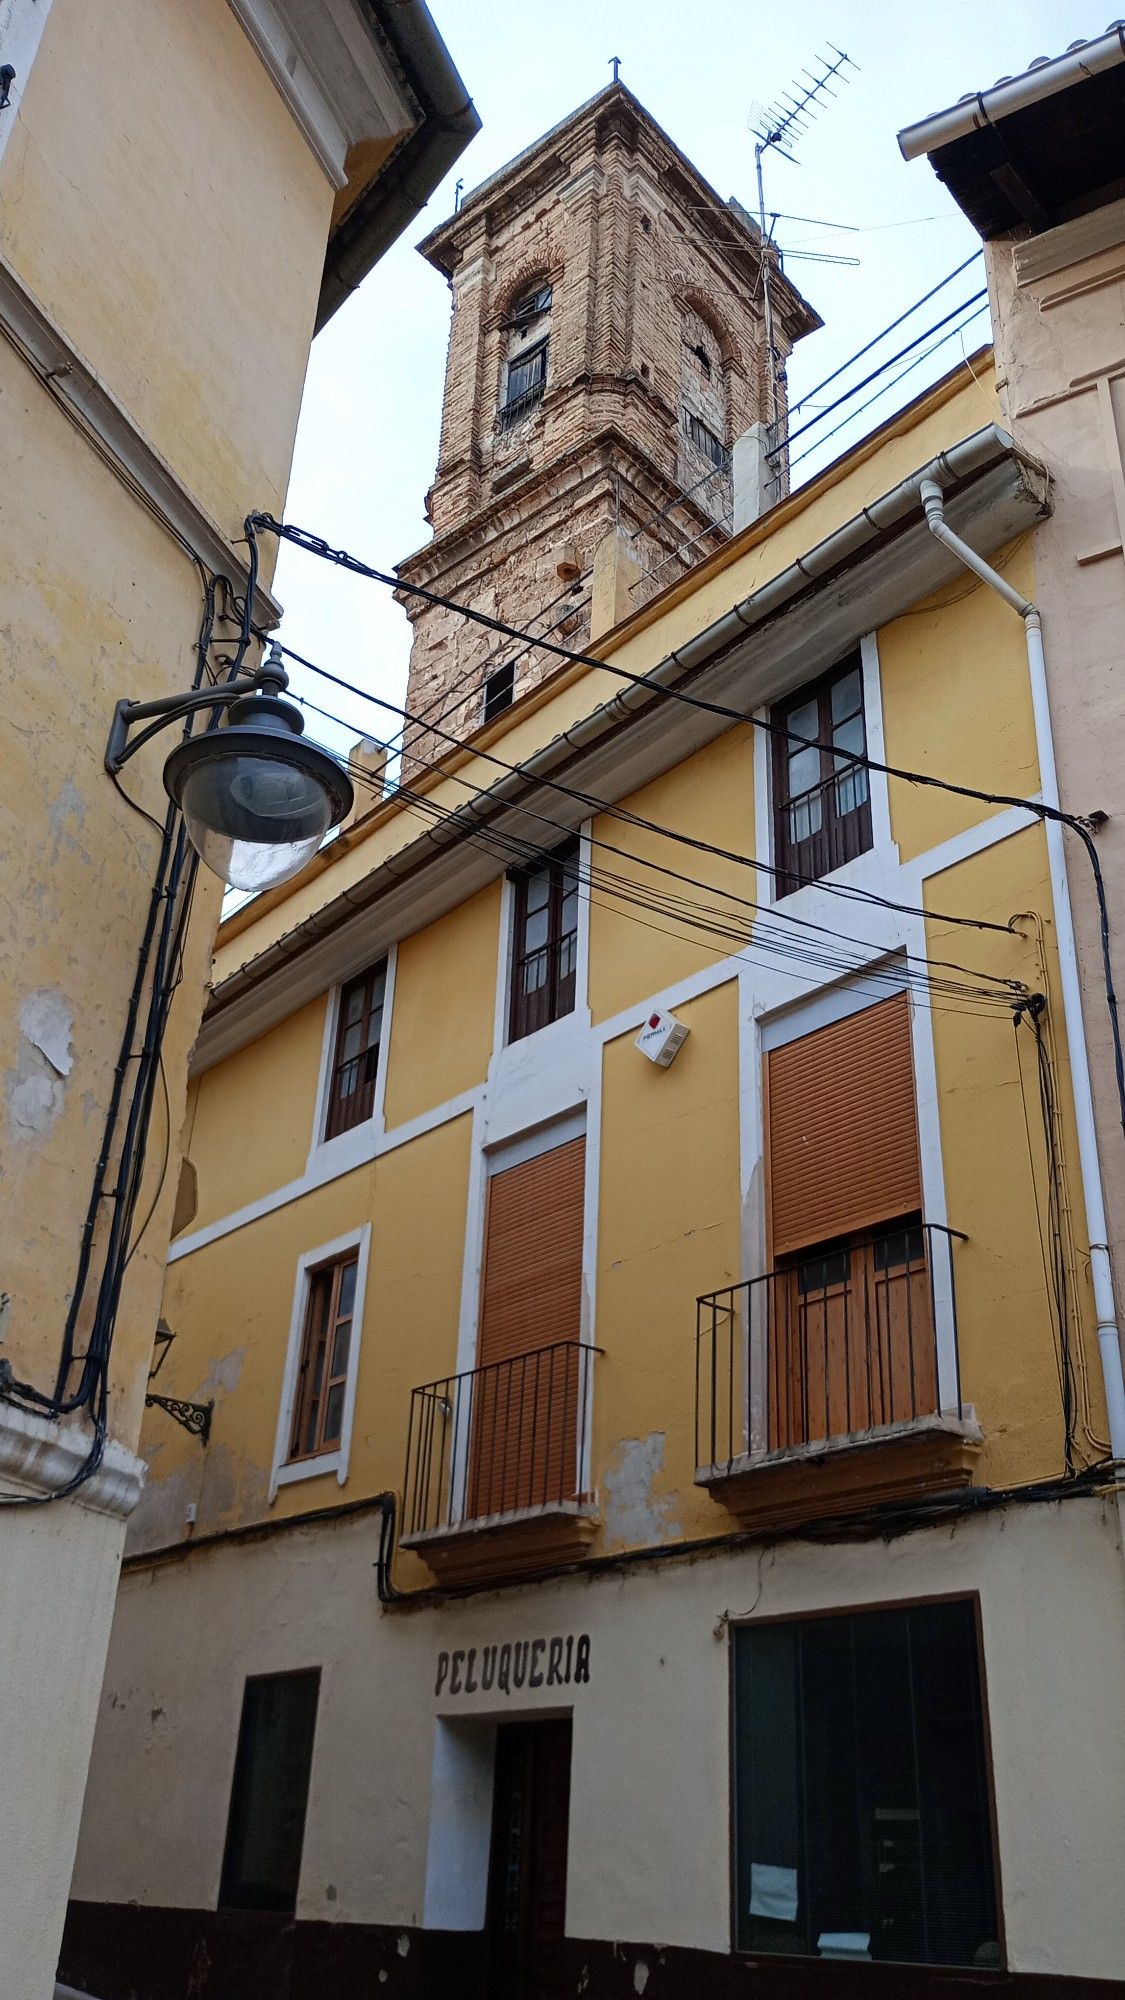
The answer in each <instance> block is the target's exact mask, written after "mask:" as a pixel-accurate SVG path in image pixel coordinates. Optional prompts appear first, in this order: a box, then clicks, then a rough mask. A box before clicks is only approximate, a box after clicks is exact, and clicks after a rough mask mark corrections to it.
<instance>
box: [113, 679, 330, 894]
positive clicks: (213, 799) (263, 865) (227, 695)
mask: <svg viewBox="0 0 1125 2000" xmlns="http://www.w3.org/2000/svg"><path fill="white" fill-rule="evenodd" d="M288 685H289V678H288V675H287V674H286V672H285V669H284V667H283V666H282V664H281V659H280V656H279V654H278V652H277V649H276V648H271V650H270V654H269V657H268V659H267V660H266V661H265V662H264V663H263V665H262V666H261V667H260V668H259V669H258V672H257V673H256V674H246V675H240V676H238V677H236V678H235V679H234V680H229V681H224V682H222V683H220V684H219V685H218V686H216V687H207V688H196V689H193V690H192V692H191V693H190V694H177V695H166V696H165V697H163V699H161V700H159V701H119V702H118V704H117V707H116V709H115V710H114V716H113V726H112V728H111V730H110V733H109V742H108V743H107V745H106V753H105V767H106V770H107V771H108V772H109V773H110V775H111V776H112V777H116V775H117V773H118V771H120V769H121V767H122V765H123V764H125V763H127V762H128V759H129V758H130V757H132V756H133V755H134V754H135V752H136V751H138V750H139V749H140V748H141V746H142V744H144V743H147V742H148V741H149V739H150V737H153V736H155V735H156V734H157V733H158V732H159V731H160V730H161V729H164V728H166V727H167V725H168V724H169V723H170V722H175V721H177V720H178V719H180V718H182V717H183V716H185V715H190V714H192V713H193V711H194V710H196V709H208V708H209V709H213V710H214V709H220V708H225V709H226V711H227V716H226V721H225V723H224V724H223V725H222V726H221V727H220V728H218V729H211V730H206V731H204V733H203V734H202V735H200V736H189V737H187V738H186V740H185V741H184V742H182V743H179V744H177V746H176V748H175V749H174V750H173V751H172V753H171V755H170V756H169V758H168V761H167V763H166V764H165V766H164V788H165V790H166V792H167V793H168V796H169V798H170V799H172V800H173V801H174V803H175V804H176V805H178V806H179V807H180V809H181V811H182V812H183V815H184V825H185V827H186V829H187V835H188V839H189V840H190V841H191V844H192V846H193V847H194V848H195V851H196V853H197V854H198V855H199V857H200V859H201V860H202V861H205V862H206V864H207V866H208V868H210V869H212V870H213V871H214V873H215V874H216V875H218V876H220V877H221V878H222V880H223V881H224V882H227V883H229V884H230V886H231V888H232V889H252V890H260V889H272V888H274V887H275V886H276V884H277V883H279V882H287V881H288V880H289V877H290V876H291V875H296V874H297V872H298V871H299V870H300V869H301V868H303V867H304V866H305V863H306V862H307V861H311V859H312V857H313V855H314V854H315V853H316V851H317V848H318V847H319V846H320V843H321V841H322V840H323V839H324V836H325V834H326V833H327V832H328V829H329V827H332V826H338V825H339V823H340V821H341V820H342V819H343V818H344V817H345V815H346V814H347V813H348V812H349V811H350V810H351V805H352V798H353V792H352V784H351V779H350V778H349V777H348V776H347V773H346V772H345V771H343V770H342V769H341V767H340V765H339V764H337V762H336V760H335V758H334V757H331V756H329V754H328V752H327V751H326V750H321V749H319V748H318V747H317V746H316V744H314V743H306V742H305V741H304V740H303V736H302V731H303V729H304V726H305V724H304V717H303V716H302V714H301V711H300V709H299V708H296V707H295V706H294V704H293V703H292V702H290V701H283V700H282V699H281V696H282V691H283V690H284V689H285V688H287V687H288ZM150 718H153V719H151V720H150ZM146 721H147V722H148V728H147V729H142V730H140V731H139V733H138V734H137V735H136V736H134V737H133V738H132V740H131V741H130V739H129V731H130V729H131V728H132V726H133V724H134V723H137V722H146Z"/></svg>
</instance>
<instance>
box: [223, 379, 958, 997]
mask: <svg viewBox="0 0 1125 2000" xmlns="http://www.w3.org/2000/svg"><path fill="white" fill-rule="evenodd" d="M979 374H980V370H979V368H978V375H979ZM992 379H993V378H992V370H991V367H986V368H985V369H984V372H983V375H981V376H980V379H979V380H977V379H975V378H974V377H973V375H972V374H970V373H969V372H968V371H967V370H966V371H965V372H964V374H963V376H962V378H961V379H960V381H959V382H954V384H952V385H951V386H950V385H947V387H946V388H944V389H942V390H940V391H939V392H936V393H935V395H934V396H933V397H932V398H930V399H927V400H926V402H925V403H924V404H923V407H922V409H921V411H920V412H914V413H912V414H908V415H904V416H903V417H902V418H900V419H899V420H898V421H897V422H896V423H894V424H892V425H890V426H889V427H888V429H887V431H886V432H885V433H884V434H883V435H882V436H880V437H879V438H878V439H877V440H876V441H875V442H874V443H872V444H870V445H868V446H864V447H862V448H861V449H860V450H859V451H858V452H856V453H854V454H851V455H849V457H848V458H846V459H844V460H841V461H840V463H839V465H838V466H836V467H833V468H830V469H829V471H828V472H826V473H825V474H823V475H822V477H821V478H820V479H818V480H815V481H814V482H813V483H812V484H811V485H810V486H809V487H808V488H807V489H806V490H805V491H804V492H802V493H800V494H798V495H797V496H796V497H795V498H794V499H793V500H792V501H791V502H788V503H786V505H785V506H784V507H783V508H781V509H779V510H777V511H776V513H774V514H771V515H769V516H768V517H767V518H766V520H765V521H764V522H763V523H761V524H756V525H755V526H754V527H753V528H750V529H748V530H747V531H746V532H745V533H744V534H742V535H739V536H736V538H735V539H734V541H733V542H732V543H731V545H730V547H729V548H728V549H726V550H724V551H723V552H722V553H721V554H720V555H718V556H716V557H714V558H713V559H712V560H711V561H709V562H707V563H705V564H702V565H701V566H700V568H699V571H698V572H697V573H695V574H694V575H692V576H691V578H690V579H689V580H688V581H687V582H685V583H684V584H682V585H680V586H679V587H678V589H676V590H673V591H669V592H668V593H667V595H666V596H664V597H661V598H659V599H657V601H656V602H655V604H653V605H652V606H650V607H649V608H648V610H647V611H645V612H643V613H642V614H641V615H640V616H639V617H638V618H637V619H635V620H634V621H632V623H631V624H629V625H628V626H626V627H625V628H624V631H623V633H622V635H621V637H620V638H618V639H614V638H613V637H612V635H611V636H610V640H609V645H610V653H609V654H608V655H607V657H611V658H612V660H613V662H614V665H615V666H620V667H624V668H626V669H627V670H628V672H629V673H631V674H644V673H648V672H650V671H651V670H652V668H653V667H655V666H657V665H658V664H659V662H660V661H662V660H664V659H666V658H667V657H668V654H669V653H670V652H672V651H673V650H674V649H675V648H676V647H677V646H682V645H683V644H685V643H686V641H687V640H688V639H691V638H694V637H695V636H696V635H697V634H698V633H699V632H701V631H703V630H704V628H705V627H706V626H707V625H708V624H709V623H710V622H711V621H712V620H713V619H716V618H719V617H721V615H722V614H723V613H724V612H726V611H729V610H730V609H731V607H732V606H733V605H735V604H738V603H740V602H741V601H742V599H743V598H745V597H748V596H750V595H751V593H752V592H753V591H755V590H757V589H759V588H760V587H761V586H762V584H764V583H766V582H768V581H769V579H770V578H771V577H774V576H777V575H779V574H780V573H781V571H782V570H784V569H786V568H787V567H788V566H789V564H790V563H792V562H794V561H795V560H796V558H797V557H798V556H799V555H801V554H804V553H806V552H807V551H808V550H809V549H810V548H811V547H812V546H814V544H815V543H816V542H818V541H819V540H822V539H823V538H824V537H825V536H827V535H829V534H831V533H832V532H833V530H834V529H836V528H838V527H840V526H841V525H842V524H843V522H845V521H847V520H849V519H851V517H852V516H853V515H855V514H856V513H858V512H859V511H860V509H861V508H862V507H863V506H864V505H866V504H867V503H868V502H870V501H872V500H874V499H875V498H877V497H878V496H879V495H881V494H883V493H886V492H888V491H889V490H890V489H891V488H892V487H894V486H895V485H896V484H897V483H898V482H899V481H900V480H902V479H904V478H905V477H906V476H907V475H908V473H910V472H912V471H914V470H915V469H916V468H917V467H918V466H919V465H921V464H924V463H925V461H926V460H927V458H929V457H931V456H934V455H935V454H936V453H937V452H939V451H941V450H942V449H944V448H945V447H946V446H948V445H950V444H952V443H954V442H955V441H957V440H958V439H960V438H963V437H965V436H967V435H969V434H970V433H971V432H973V431H977V430H980V429H981V428H982V427H983V426H984V425H986V424H988V423H992V422H994V421H995V419H996V405H995V400H994V395H993V391H992ZM620 690H621V682H620V680H619V679H617V678H616V677H615V676H614V675H612V674H609V673H604V672H599V671H598V670H597V669H596V668H590V669H587V670H575V671H574V672H573V674H567V675H566V676H564V677H563V678H562V679H561V681H560V683H559V685H558V686H557V687H556V688H554V689H552V690H551V691H550V693H549V694H548V695H547V696H546V697H545V698H544V699H543V701H542V703H541V704H539V703H533V704H530V705H529V707H528V708H527V709H526V710H525V709H524V708H523V707H522V705H517V707H516V708H515V710H514V711H513V713H512V720H511V723H510V725H509V727H508V728H507V729H506V730H505V732H504V736H503V742H502V745H501V746H500V747H499V750H498V754H500V755H502V756H503V758H504V759H505V761H506V762H509V763H518V762H520V761H521V760H524V759H526V758H528V757H530V756H531V755H532V754H533V753H534V752H535V751H536V750H538V749H540V748H542V746H543V745H544V744H545V743H548V742H550V741H551V740H552V739H553V738H554V737H556V736H558V735H559V734H560V733H561V732H563V731H564V730H566V729H569V728H571V727H572V726H573V725H574V724H575V723H576V722H577V721H579V720H580V719H581V718H582V717H584V716H586V715H588V714H589V713H590V711H591V710H592V709H593V708H595V707H596V706H597V705H598V704H599V703H600V702H605V701H608V700H609V699H610V698H611V697H612V696H613V695H615V694H618V693H620ZM495 779H496V767H495V765H494V764H490V763H489V762H488V759H487V757H485V756H478V755H474V754H473V753H472V752H471V751H470V752H468V753H466V755H465V757H464V759H463V760H462V762H461V763H460V764H459V766H458V770H457V775H456V777H451V778H447V779H445V780H443V781H441V782H439V783H437V784H435V785H434V786H433V787H432V788H431V790H430V796H431V797H432V799H433V801H434V803H435V805H438V806H441V807H444V808H447V809H449V810H453V809H454V808H456V807H458V806H460V805H462V804H463V802H464V798H465V789H466V786H467V785H473V784H476V785H480V786H481V787H482V788H483V787H484V786H486V785H490V784H492V783H494V782H495ZM416 837H417V824H416V821H415V819H414V817H413V815H411V814H410V813H409V812H403V811H402V810H400V809H396V808H394V807H393V806H390V807H388V809H387V810H385V811H384V812H381V813H378V814H376V815H375V816H374V817H373V819H372V821H371V823H370V825H369V826H365V827H364V828H363V829H362V830H361V831H360V832H359V833H357V834H356V835H355V836H354V837H353V838H352V839H350V840H349V839H348V838H347V837H345V838H344V839H342V840H339V841H337V842H335V843H334V844H333V847H332V848H331V849H330V850H327V851H326V854H325V856H324V858H323V860H322V862H321V864H320V865H319V866H318V867H317V868H315V869H312V870H310V871H309V872H308V873H307V875H305V876H303V877H302V878H301V880H300V881H299V882H298V883H297V884H296V885H295V887H294V888H293V889H291V890H289V891H287V892H284V893H281V894H279V895H278V896H277V897H276V898H274V897H268V898H264V899H263V901H262V905H261V907H260V909H259V908H255V909H254V910H253V911H247V912H242V913H240V914H239V915H237V916H236V917H235V918H234V919H233V921H232V922H231V924H230V925H228V926H225V927H224V930H223V933H222V935H221V936H220V938H219V941H218V948H217V954H216V962H215V972H216V979H217V981H219V982H221V981H222V980H223V979H224V978H226V977H227V976H228V975H229V974H230V973H231V972H233V971H235V970H236V969H237V968H238V967H239V966H241V965H243V964H244V963H245V962H246V961H247V960H248V959H251V958H254V957H256V956H257V954H258V953H259V952H261V951H264V950H265V949H266V948H267V946H269V945H270V944H272V943H274V942H275V941H276V939H277V938H278V937H280V936H282V935H284V933H285V932H286V931H288V930H290V929H292V928H294V927H295V926H296V925H298V924H300V923H302V922H303V921H304V919H305V918H306V917H308V916H310V915H311V914H312V913H313V912H314V911H315V910H317V909H319V908H320V907H321V905H322V904H323V903H324V902H325V901H326V900H327V898H328V897H329V896H334V895H340V894H342V893H343V891H344V890H345V889H347V888H348V887H350V886H351V885H352V884H353V883H355V882H359V881H362V880H363V879H364V878H365V877H366V876H367V875H368V874H369V873H370V872H371V870H372V869H373V868H376V867H378V866H379V865H380V863H382V862H383V861H384V860H385V859H386V858H387V857H388V855H391V854H394V853H397V852H398V850H399V849H400V848H402V847H404V846H406V845H407V844H408V843H409V842H410V841H411V840H413V839H415V838H416Z"/></svg>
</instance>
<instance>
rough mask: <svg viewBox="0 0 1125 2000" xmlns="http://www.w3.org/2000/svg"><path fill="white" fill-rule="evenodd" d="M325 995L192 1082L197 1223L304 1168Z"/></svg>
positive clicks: (187, 1137)
mask: <svg viewBox="0 0 1125 2000" xmlns="http://www.w3.org/2000/svg"><path fill="white" fill-rule="evenodd" d="M327 1004H328V1001H327V996H322V998H320V999H319V1000H311V1001H310V1002H309V1004H308V1006H307V1007H302V1008H301V1010H300V1012H299V1013H297V1014H293V1015H291V1016H290V1017H289V1019H288V1020H286V1021H282V1022H279V1024H278V1026H277V1027H276V1028H274V1029H272V1030H271V1032H270V1033H269V1034H268V1035H263V1036H261V1037H260V1039H259V1040H258V1041H256V1042H251V1043H250V1044H249V1046H248V1047H246V1048H245V1049H242V1050H240V1052H239V1056H238V1060H237V1062H235V1063H229V1064H225V1065H224V1067H223V1068H222V1069H221V1070H208V1071H207V1072H206V1073H205V1074H204V1075H203V1076H201V1077H199V1078H197V1079H196V1081H195V1082H194V1083H193V1084H192V1087H191V1092H192V1094H191V1100H190V1102H189V1105H188V1115H187V1121H186V1124H185V1126H184V1151H185V1152H186V1153H187V1154H188V1156H189V1158H190V1159H191V1161H192V1164H193V1165H194V1167H195V1169H196V1173H197V1176H198V1184H199V1208H198V1211H197V1213H196V1214H195V1216H194V1217H193V1219H192V1221H191V1223H190V1225H189V1227H190V1228H191V1229H193V1230H195V1229H202V1228H204V1227H205V1225H206V1224H207V1223H208V1222H214V1221H215V1220H216V1219H217V1218H218V1217H219V1216H222V1215H229V1214H230V1212H231V1210H232V1209H234V1208H242V1207H244V1206H245V1204H246V1203H247V1202H250V1201H256V1200H257V1198H258V1196H259V1195H263V1194H269V1193H270V1192H272V1190H273V1189H274V1188H278V1187H284V1186H285V1184H286V1182H287V1181H291V1180H296V1178H297V1176H298V1175H299V1174H302V1173H303V1172H304V1170H305V1163H306V1160H307V1159H308V1154H309V1148H310V1147H311V1145H312V1144H313V1140H314V1137H315V1136H316V1135H315V1134H314V1131H313V1116H314V1112H315V1109H316V1085H317V1077H318V1075H319V1070H320V1055H321V1048H322V1045H323V1038H324V1014H325V1008H326V1007H327Z"/></svg>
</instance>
